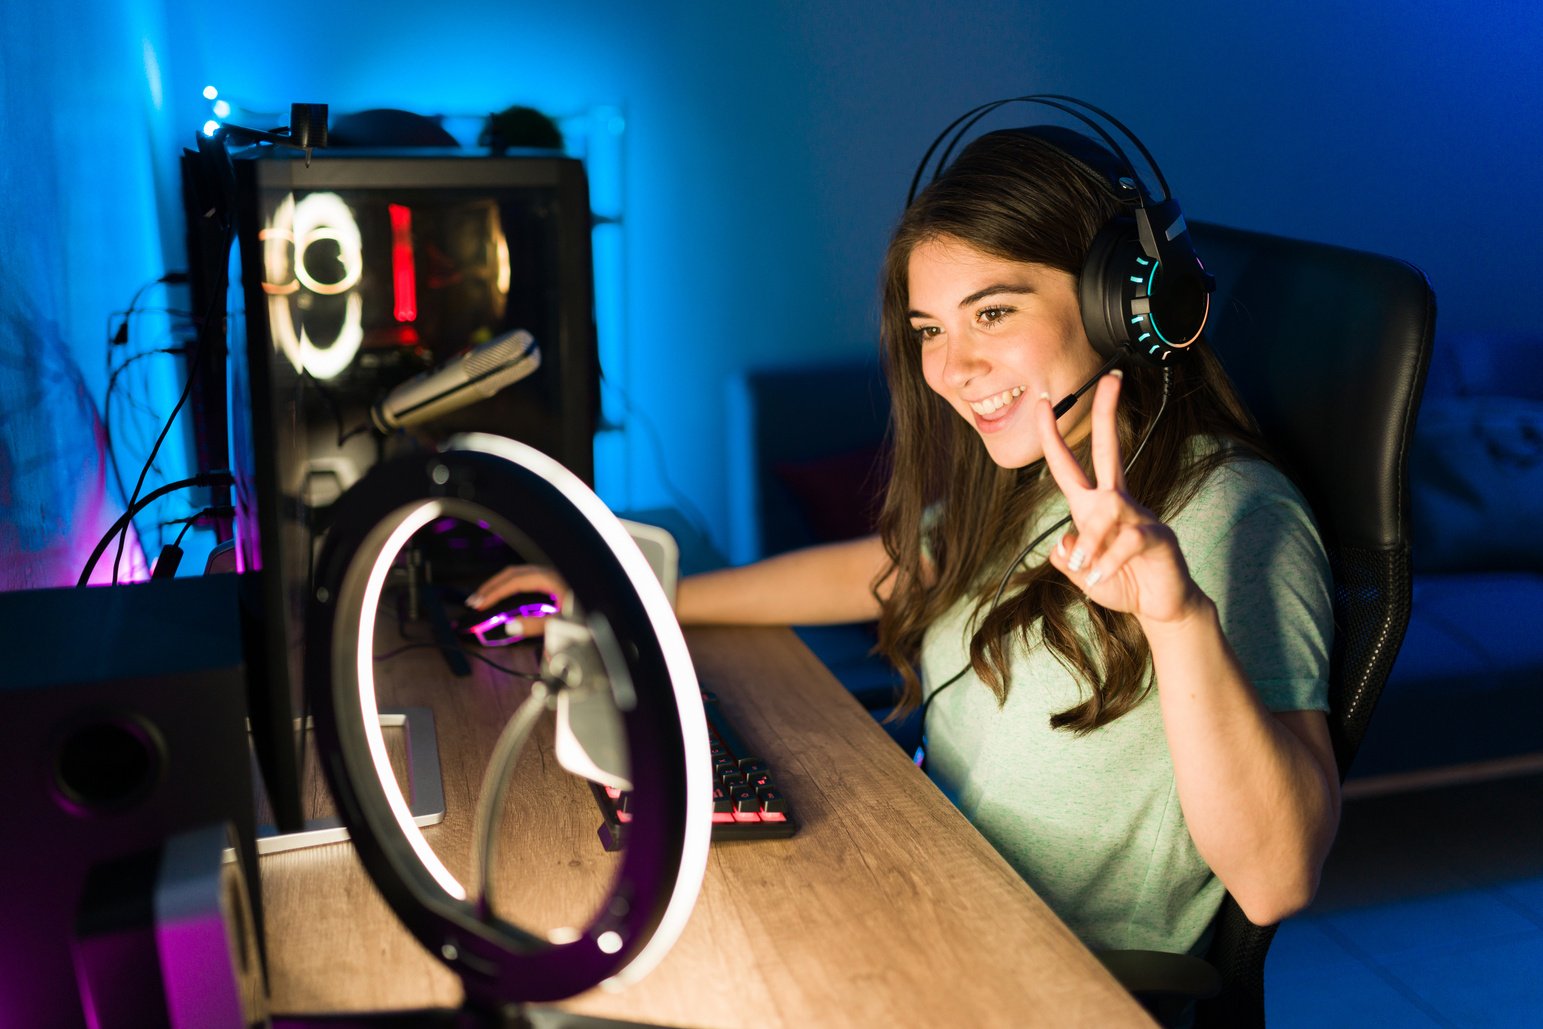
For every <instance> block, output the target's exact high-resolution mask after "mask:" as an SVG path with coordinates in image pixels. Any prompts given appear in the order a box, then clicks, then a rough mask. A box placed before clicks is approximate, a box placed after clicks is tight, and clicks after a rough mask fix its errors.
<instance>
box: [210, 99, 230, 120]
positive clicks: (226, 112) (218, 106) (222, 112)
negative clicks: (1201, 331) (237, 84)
mask: <svg viewBox="0 0 1543 1029" xmlns="http://www.w3.org/2000/svg"><path fill="white" fill-rule="evenodd" d="M214 116H215V117H216V118H228V117H230V105H229V104H227V103H226V102H225V101H223V100H216V101H215V102H214Z"/></svg>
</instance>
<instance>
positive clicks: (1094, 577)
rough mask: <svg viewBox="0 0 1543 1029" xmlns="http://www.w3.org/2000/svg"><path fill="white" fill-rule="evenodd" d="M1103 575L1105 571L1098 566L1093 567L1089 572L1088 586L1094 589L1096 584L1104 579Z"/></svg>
mask: <svg viewBox="0 0 1543 1029" xmlns="http://www.w3.org/2000/svg"><path fill="white" fill-rule="evenodd" d="M1103 577H1104V573H1103V572H1101V571H1099V570H1098V569H1097V568H1095V569H1093V570H1092V571H1091V572H1089V573H1088V579H1087V588H1088V589H1092V588H1093V587H1094V586H1096V585H1098V580H1100V579H1102V578H1103Z"/></svg>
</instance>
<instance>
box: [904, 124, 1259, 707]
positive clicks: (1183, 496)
mask: <svg viewBox="0 0 1543 1029" xmlns="http://www.w3.org/2000/svg"><path fill="white" fill-rule="evenodd" d="M1122 210H1123V208H1122V205H1121V203H1120V202H1119V201H1118V200H1117V199H1116V198H1115V196H1114V195H1113V191H1112V188H1111V187H1110V185H1109V184H1108V183H1107V182H1106V181H1105V180H1104V179H1103V177H1102V176H1100V175H1099V174H1098V173H1096V172H1094V171H1092V170H1091V169H1089V168H1087V167H1086V166H1084V165H1083V164H1081V163H1080V162H1078V161H1075V160H1073V159H1071V158H1070V157H1068V156H1067V154H1066V153H1064V152H1063V151H1062V150H1060V149H1059V148H1057V147H1055V146H1053V145H1051V144H1050V143H1048V142H1046V141H1045V140H1043V139H1040V138H1039V137H1037V136H1036V135H1034V134H1032V133H1031V132H1026V131H1023V130H1007V131H1002V132H993V133H989V134H987V135H985V136H982V137H980V138H979V139H977V140H975V141H974V142H973V143H971V144H970V146H968V147H967V148H965V150H964V151H963V152H962V153H961V154H960V155H959V157H958V159H957V160H956V161H955V162H954V163H953V164H952V165H950V166H949V168H948V169H947V170H946V171H945V172H944V173H943V174H942V175H941V176H940V177H939V178H938V179H937V180H936V181H935V182H933V183H932V184H931V185H930V186H929V187H928V188H927V189H926V190H925V191H923V192H922V193H921V195H920V196H918V197H917V199H916V200H915V202H914V203H912V204H911V206H910V207H909V208H907V210H906V212H905V214H904V216H903V217H902V218H901V220H900V224H899V225H898V227H897V228H896V230H895V233H894V236H893V238H892V239H891V241H890V244H889V249H888V251H887V253H886V254H885V259H884V271H883V276H884V278H883V315H882V317H883V323H882V339H883V357H884V367H885V374H886V376H887V378H888V380H889V388H890V395H891V415H890V440H891V444H892V447H893V462H894V464H893V469H894V470H893V477H892V479H891V481H890V486H889V490H888V493H887V494H886V497H885V501H884V507H883V510H882V513H881V515H880V519H879V531H880V534H881V535H882V537H883V540H884V546H885V550H886V551H887V552H888V555H889V558H890V561H891V567H890V569H889V570H888V572H887V573H886V576H885V577H884V578H883V579H881V580H880V582H879V583H877V584H875V589H876V590H878V591H880V592H881V593H882V592H884V588H885V587H887V596H885V597H884V600H883V605H882V611H881V614H880V618H879V641H878V650H879V652H880V653H882V654H883V655H884V656H886V657H887V658H888V659H889V660H890V661H891V662H893V663H894V664H895V666H896V667H897V668H898V669H899V670H900V673H901V676H902V678H903V687H902V693H901V696H900V699H899V703H898V704H897V706H896V711H895V714H896V716H899V715H901V714H904V713H905V712H907V711H910V710H912V709H914V708H915V707H917V706H918V705H919V704H920V703H921V700H922V697H921V684H920V681H919V679H918V677H917V674H916V671H915V668H914V664H915V662H916V659H917V657H918V655H919V653H920V650H921V642H922V636H923V634H924V633H925V631H926V629H927V627H928V626H929V625H930V624H932V623H933V622H934V621H936V620H937V619H938V618H939V617H940V616H941V615H943V614H944V612H946V611H947V610H948V609H949V608H951V607H953V606H954V605H955V604H956V603H958V602H959V601H960V600H961V599H963V598H965V597H971V596H973V597H975V598H976V602H977V606H976V609H975V616H974V618H973V621H972V624H973V626H974V633H973V636H972V638H971V640H970V661H971V665H972V667H973V669H974V671H975V673H976V675H978V676H979V677H980V678H981V680H982V681H984V682H985V683H986V684H987V685H988V686H989V687H990V688H991V690H992V691H993V692H994V693H995V694H996V696H997V701H998V703H999V704H1002V703H1005V702H1006V699H1007V691H1008V689H1009V687H1010V685H1011V682H1010V673H1009V667H1010V654H1011V650H1012V647H1013V644H1014V641H1015V640H1021V641H1022V643H1023V644H1024V645H1025V646H1029V647H1032V646H1035V645H1036V644H1039V643H1043V645H1044V646H1046V647H1048V648H1049V650H1050V652H1051V653H1052V654H1053V655H1054V656H1055V657H1056V658H1057V659H1058V660H1059V661H1060V662H1061V663H1062V664H1064V665H1066V666H1067V667H1068V668H1069V669H1070V670H1071V671H1072V672H1073V673H1074V674H1075V675H1077V677H1078V678H1079V679H1081V680H1082V681H1083V682H1084V683H1085V684H1086V685H1087V692H1086V699H1085V700H1083V701H1082V702H1081V703H1079V704H1077V705H1076V706H1074V707H1072V708H1071V709H1069V710H1067V711H1063V712H1060V713H1059V714H1057V715H1055V716H1054V717H1052V719H1051V724H1052V725H1053V726H1055V727H1057V728H1065V729H1069V730H1071V731H1073V732H1078V733H1085V732H1088V731H1090V730H1092V729H1094V728H1097V727H1098V726H1100V725H1104V724H1106V723H1108V722H1111V721H1113V720H1114V719H1116V718H1118V717H1120V716H1121V715H1122V714H1124V713H1125V712H1127V711H1129V710H1130V709H1131V708H1132V707H1134V706H1135V705H1136V704H1137V703H1138V702H1139V701H1140V700H1141V698H1142V696H1143V695H1144V694H1145V692H1146V690H1147V689H1148V688H1149V675H1148V664H1149V658H1150V650H1149V648H1148V645H1147V642H1146V638H1145V636H1144V635H1143V634H1142V632H1141V629H1140V627H1139V625H1138V624H1137V622H1136V619H1135V618H1134V616H1132V615H1128V614H1124V613H1120V612H1116V611H1109V610H1107V609H1104V608H1101V607H1099V606H1098V605H1097V604H1094V603H1092V602H1090V601H1088V600H1087V598H1086V597H1084V596H1083V594H1082V592H1081V591H1080V590H1078V589H1077V588H1076V587H1074V586H1072V585H1071V583H1070V582H1068V581H1067V579H1066V578H1065V576H1063V575H1062V574H1061V573H1060V572H1058V571H1057V570H1056V569H1055V568H1053V567H1052V566H1051V565H1050V564H1049V562H1048V561H1046V560H1045V558H1044V556H1043V552H1044V551H1043V548H1041V550H1040V552H1039V553H1037V554H1031V555H1029V556H1028V557H1027V558H1026V559H1025V561H1024V563H1023V564H1022V565H1020V566H1019V567H1018V568H1017V569H1015V570H1014V572H1013V573H1012V575H1011V576H1010V577H1009V578H1008V580H1007V585H1006V588H1005V589H1004V590H1003V591H1002V595H1001V596H1002V599H1001V601H1000V602H999V603H996V604H995V605H994V606H993V603H992V601H993V599H994V597H995V596H996V590H997V585H998V583H999V582H1000V581H1001V580H1002V578H1003V576H1004V575H1006V573H1007V565H1008V563H1009V562H1010V561H1012V560H1013V558H1014V557H1016V556H1017V553H1018V550H1019V548H1021V547H1022V546H1023V544H1024V543H1025V542H1026V539H1025V537H1024V533H1025V531H1026V529H1027V528H1028V527H1029V526H1030V525H1032V524H1033V522H1034V519H1035V516H1036V513H1037V512H1039V511H1040V510H1041V509H1042V508H1043V506H1044V505H1045V504H1046V503H1047V502H1050V501H1052V500H1054V499H1055V497H1056V496H1057V495H1058V492H1059V491H1058V489H1057V487H1056V485H1055V482H1054V480H1053V479H1052V478H1051V477H1050V476H1049V475H1048V474H1041V472H1042V471H1043V467H1044V466H1043V462H1035V463H1034V464H1031V465H1029V466H1028V467H1026V468H1018V469H1007V468H1002V467H1000V466H998V465H997V464H996V463H995V462H993V461H992V460H991V458H990V456H989V455H988V453H987V451H986V448H985V446H984V445H983V444H982V442H981V441H980V439H979V436H978V434H977V433H976V432H975V430H974V428H973V427H972V426H970V425H968V424H967V423H965V421H964V420H963V419H962V418H960V417H959V416H958V414H957V413H956V412H955V411H954V410H953V409H952V408H951V407H950V406H949V405H948V403H947V402H946V401H944V400H943V399H942V398H941V397H939V396H938V395H937V394H936V393H934V392H933V391H932V390H931V389H930V388H929V387H928V386H927V384H926V381H925V380H924V379H923V377H922V368H921V350H920V344H919V341H918V339H917V334H916V332H915V330H914V329H912V327H911V324H910V319H909V317H908V314H907V312H908V311H909V310H910V303H909V298H908V296H907V292H908V267H909V263H910V257H911V252H912V251H913V250H914V249H915V248H916V247H917V246H919V245H921V244H923V243H925V242H928V241H930V240H935V239H938V238H940V237H949V238H952V239H957V240H959V241H962V242H964V243H966V244H968V245H970V246H971V247H974V248H975V249H977V250H979V251H982V252H983V253H986V254H989V255H991V256H993V257H997V258H1001V259H1005V260H1011V261H1023V262H1030V263H1036V264H1044V265H1049V266H1050V267H1052V268H1058V269H1060V270H1062V271H1065V272H1069V273H1071V274H1072V275H1078V274H1079V273H1080V272H1081V270H1082V264H1083V260H1084V259H1085V257H1086V256H1087V253H1088V250H1089V248H1090V246H1091V244H1092V242H1093V237H1094V236H1095V235H1096V234H1097V233H1098V231H1099V230H1100V229H1101V228H1102V227H1103V226H1104V225H1105V224H1107V223H1108V222H1109V221H1110V220H1111V219H1113V218H1115V217H1117V216H1119V215H1120V214H1121V213H1122ZM1190 349H1191V353H1190V354H1188V355H1186V359H1185V360H1183V361H1181V362H1179V363H1177V364H1176V365H1175V366H1174V367H1173V368H1172V369H1156V368H1150V367H1145V366H1143V365H1141V364H1138V363H1137V362H1136V361H1134V360H1127V361H1124V362H1123V363H1122V364H1123V368H1124V371H1125V380H1124V383H1123V385H1122V388H1121V391H1120V411H1119V420H1118V426H1119V439H1120V452H1121V454H1123V455H1126V457H1127V458H1128V457H1129V455H1131V454H1133V453H1135V452H1136V448H1137V445H1138V444H1139V443H1140V441H1141V439H1142V437H1143V436H1146V435H1147V433H1148V432H1149V431H1150V438H1148V439H1147V441H1146V444H1145V448H1144V449H1143V450H1142V451H1141V454H1140V458H1139V460H1137V461H1136V462H1135V463H1134V465H1132V466H1131V468H1130V470H1129V472H1128V473H1127V486H1128V488H1129V490H1130V493H1131V495H1132V496H1133V497H1134V498H1135V499H1136V501H1137V502H1138V503H1140V504H1142V505H1143V506H1145V507H1146V508H1148V509H1149V510H1151V511H1152V512H1153V514H1155V515H1156V516H1157V517H1158V518H1161V519H1167V518H1169V517H1171V516H1172V515H1173V514H1174V513H1175V512H1177V511H1178V510H1179V509H1180V508H1182V507H1183V506H1184V504H1185V503H1187V502H1188V501H1189V500H1190V498H1191V497H1193V496H1194V494H1195V491H1196V490H1197V489H1198V487H1199V484H1200V483H1201V481H1202V480H1203V479H1204V478H1205V476H1206V474H1207V473H1208V472H1209V471H1211V469H1213V468H1214V467H1216V466H1217V465H1218V464H1219V463H1221V462H1223V461H1225V460H1227V459H1228V457H1229V456H1230V455H1231V454H1232V453H1234V452H1236V451H1237V450H1242V451H1244V452H1252V453H1260V454H1262V453H1263V448H1262V445H1261V444H1260V441H1259V438H1258V435H1257V430H1256V428H1255V426H1254V422H1253V419H1252V417H1251V416H1250V415H1249V413H1248V411H1247V409H1246V408H1245V407H1244V405H1243V403H1242V401H1241V400H1240V399H1239V398H1238V395H1237V393H1236V391H1235V390H1234V389H1233V387H1232V384H1231V382H1230V381H1229V380H1228V378H1227V375H1226V373H1225V372H1224V371H1223V370H1222V367H1221V364H1220V363H1219V362H1218V361H1217V360H1216V357H1215V355H1214V354H1213V353H1212V352H1211V350H1210V348H1209V347H1208V346H1206V344H1205V342H1204V340H1200V341H1197V342H1196V343H1195V344H1194V345H1193V346H1192V347H1191V348H1190ZM1164 371H1169V372H1170V373H1171V376H1172V377H1171V382H1170V395H1169V396H1168V399H1167V402H1166V405H1164V404H1163V393H1164V380H1163V375H1164ZM1160 406H1162V407H1163V411H1162V416H1161V418H1157V415H1158V410H1159V407H1160ZM1154 418H1156V419H1157V420H1156V423H1155V424H1154V421H1153V420H1154ZM1196 437H1213V438H1216V439H1218V440H1220V441H1221V442H1222V443H1223V444H1226V443H1229V442H1230V443H1231V444H1234V445H1235V446H1233V447H1228V446H1226V445H1223V446H1220V447H1200V448H1197V447H1195V446H1194V440H1195V439H1196ZM1073 453H1075V454H1076V455H1077V458H1078V460H1079V461H1080V462H1081V463H1082V464H1083V467H1084V468H1088V467H1089V461H1088V440H1086V439H1084V440H1083V441H1082V442H1081V443H1079V444H1078V445H1077V446H1075V447H1074V448H1073ZM929 511H931V514H929V513H928V512H929ZM924 540H925V544H926V549H927V551H928V552H930V556H931V574H928V573H927V571H925V570H924V567H923V562H924V560H925V559H924V557H923V551H922V547H921V544H922V543H923V541H924ZM1079 612H1080V617H1085V618H1086V620H1087V624H1088V625H1089V626H1090V627H1091V632H1088V631H1085V630H1084V629H1081V628H1080V627H1079V621H1080V618H1079Z"/></svg>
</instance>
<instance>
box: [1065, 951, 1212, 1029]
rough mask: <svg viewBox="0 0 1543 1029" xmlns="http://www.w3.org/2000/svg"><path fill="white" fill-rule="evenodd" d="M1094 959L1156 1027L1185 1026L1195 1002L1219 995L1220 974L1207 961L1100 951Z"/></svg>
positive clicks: (1158, 953) (1157, 953)
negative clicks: (1126, 992)
mask: <svg viewBox="0 0 1543 1029" xmlns="http://www.w3.org/2000/svg"><path fill="white" fill-rule="evenodd" d="M1094 956H1095V957H1097V958H1098V960H1099V961H1101V962H1103V965H1104V967H1105V968H1107V969H1108V970H1109V973H1110V974H1111V975H1113V976H1114V977H1115V979H1117V980H1118V981H1119V983H1120V985H1121V986H1123V987H1125V989H1126V990H1128V991H1130V994H1131V995H1132V996H1133V997H1135V998H1136V1000H1137V1001H1139V1002H1140V1003H1141V1006H1142V1007H1143V1008H1145V1009H1146V1010H1147V1013H1148V1014H1149V1015H1151V1016H1152V1017H1153V1018H1154V1019H1156V1020H1157V1022H1158V1024H1159V1025H1164V1026H1171V1025H1187V1024H1188V1017H1187V1016H1188V1013H1189V1011H1190V1009H1191V1005H1192V1004H1194V1002H1195V1001H1199V1000H1205V999H1207V998H1209V997H1214V996H1216V995H1217V994H1218V993H1220V992H1221V988H1222V977H1221V973H1219V972H1218V971H1217V970H1216V968H1215V967H1214V966H1213V965H1212V964H1211V963H1210V962H1209V961H1206V960H1204V959H1203V958H1197V957H1194V956H1192V955H1189V954H1170V953H1167V952H1165V951H1157V950H1100V951H1094Z"/></svg>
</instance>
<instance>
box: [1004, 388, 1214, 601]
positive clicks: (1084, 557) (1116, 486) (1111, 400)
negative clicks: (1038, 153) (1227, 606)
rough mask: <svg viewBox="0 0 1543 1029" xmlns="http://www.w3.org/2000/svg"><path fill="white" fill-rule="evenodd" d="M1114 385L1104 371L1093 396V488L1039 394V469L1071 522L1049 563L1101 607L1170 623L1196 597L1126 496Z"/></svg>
mask: <svg viewBox="0 0 1543 1029" xmlns="http://www.w3.org/2000/svg"><path fill="white" fill-rule="evenodd" d="M1120 381H1121V374H1120V372H1119V371H1114V372H1111V373H1109V374H1108V375H1106V376H1104V377H1103V379H1101V380H1100V381H1099V383H1098V389H1097V391H1096V392H1095V393H1094V394H1093V412H1092V416H1091V432H1092V452H1093V474H1094V475H1095V477H1096V479H1097V481H1096V482H1089V481H1088V477H1087V475H1086V474H1085V473H1084V472H1083V470H1082V466H1081V465H1079V464H1078V463H1077V459H1076V458H1075V457H1073V456H1072V452H1071V450H1070V448H1068V447H1067V445H1066V440H1065V439H1064V438H1063V437H1062V436H1061V430H1060V428H1059V427H1058V426H1057V425H1056V421H1055V414H1054V413H1053V411H1052V410H1051V406H1050V398H1049V397H1044V396H1042V397H1040V399H1039V400H1038V401H1037V403H1036V407H1035V412H1034V416H1035V418H1036V419H1038V426H1039V434H1040V439H1042V440H1043V441H1044V447H1045V466H1046V467H1047V468H1049V469H1050V474H1051V475H1052V476H1053V477H1054V478H1055V482H1056V485H1057V486H1059V487H1060V489H1061V492H1062V494H1064V495H1065V497H1066V503H1067V507H1068V509H1069V511H1070V512H1071V517H1072V529H1071V530H1070V531H1068V532H1067V533H1066V535H1065V536H1063V537H1061V540H1060V542H1059V543H1057V544H1056V546H1055V549H1054V550H1053V551H1052V553H1051V555H1050V563H1051V564H1052V565H1054V566H1055V567H1056V568H1057V569H1059V570H1060V571H1061V572H1062V573H1063V574H1064V575H1065V576H1066V577H1067V578H1068V579H1070V580H1071V582H1072V584H1073V585H1075V586H1077V587H1078V588H1079V589H1081V590H1082V591H1083V592H1084V593H1086V594H1087V596H1088V598H1089V599H1090V600H1092V601H1093V602H1094V603H1096V604H1099V605H1100V606H1102V607H1106V608H1109V609H1110V610H1112V611H1126V612H1129V613H1130V614H1133V615H1135V616H1136V617H1137V618H1139V619H1141V620H1142V621H1143V622H1147V621H1150V622H1175V621H1178V620H1180V619H1182V618H1184V617H1185V616H1186V615H1188V614H1189V613H1190V612H1191V611H1192V610H1193V609H1194V606H1195V604H1196V602H1197V601H1198V600H1199V599H1200V597H1201V596H1202V594H1201V592H1200V588H1199V587H1198V586H1196V585H1195V581H1194V580H1193V579H1192V578H1190V574H1189V566H1188V565H1186V564H1185V562H1184V555H1183V554H1182V553H1181V552H1180V550H1179V542H1178V539H1177V537H1175V536H1174V534H1173V530H1172V529H1170V528H1169V527H1168V526H1167V525H1166V524H1164V523H1163V522H1160V521H1158V520H1157V518H1156V517H1154V516H1153V514H1152V512H1150V511H1148V510H1147V509H1146V508H1144V507H1142V506H1141V505H1140V504H1138V503H1136V502H1135V500H1133V499H1132V498H1131V496H1130V494H1129V493H1128V492H1126V487H1125V471H1124V469H1123V468H1122V467H1121V456H1120V440H1119V435H1118V433H1117V431H1116V422H1115V412H1116V410H1117V408H1118V406H1119V399H1120Z"/></svg>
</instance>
